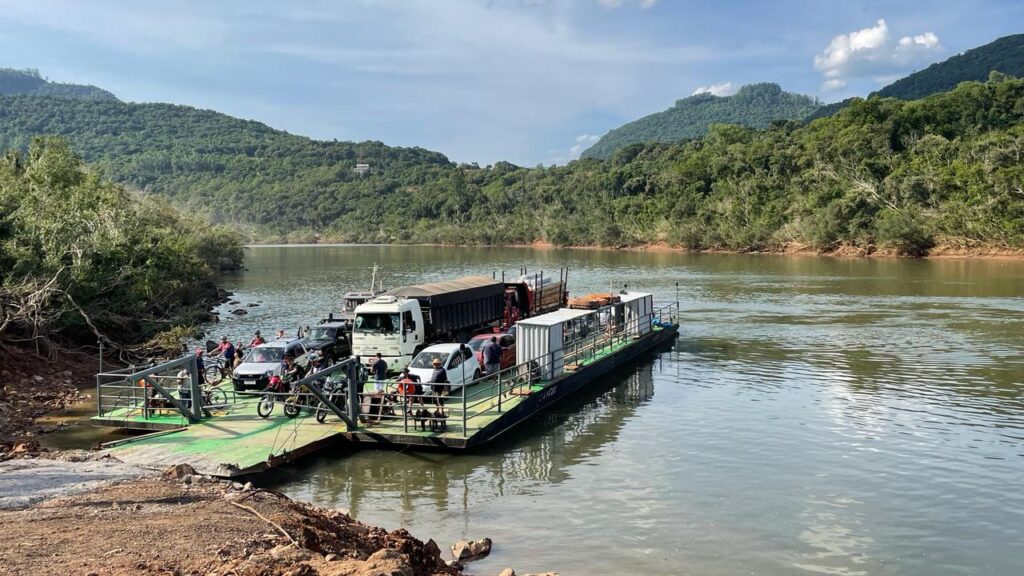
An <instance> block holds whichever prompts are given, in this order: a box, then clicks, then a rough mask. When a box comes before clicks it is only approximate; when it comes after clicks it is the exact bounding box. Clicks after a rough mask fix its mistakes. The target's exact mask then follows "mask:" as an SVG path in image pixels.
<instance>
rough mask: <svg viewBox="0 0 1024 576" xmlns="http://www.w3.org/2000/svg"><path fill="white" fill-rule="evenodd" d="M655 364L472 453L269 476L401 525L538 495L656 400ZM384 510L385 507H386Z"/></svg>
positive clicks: (398, 455) (319, 464) (314, 466)
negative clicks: (386, 514)
mask: <svg viewBox="0 0 1024 576" xmlns="http://www.w3.org/2000/svg"><path fill="white" fill-rule="evenodd" d="M655 366H661V363H660V362H658V361H656V360H654V359H650V360H648V361H647V362H645V363H643V364H641V365H640V366H639V367H637V368H635V369H633V370H630V371H629V372H626V373H622V372H618V373H612V374H610V375H609V376H608V378H607V382H608V383H611V387H610V388H608V387H607V385H606V386H605V387H604V388H602V387H601V386H600V385H598V386H596V387H594V388H591V389H590V390H589V391H584V392H583V393H581V394H579V395H578V396H576V397H573V398H569V399H567V400H566V401H564V402H561V403H559V404H558V405H557V406H556V407H554V408H553V409H552V410H549V411H547V412H545V413H542V414H540V415H538V416H537V417H535V418H533V419H531V420H529V421H528V422H527V423H526V424H525V425H523V426H521V427H519V428H517V429H516V430H515V431H514V432H512V433H510V435H509V436H508V437H505V438H502V439H500V440H499V441H497V442H496V443H495V444H493V445H490V446H487V447H486V448H485V449H482V450H480V451H477V452H471V453H468V454H461V453H454V454H453V453H446V452H417V451H410V450H398V451H393V450H364V451H359V452H345V453H341V454H338V455H336V456H332V457H324V458H320V459H318V460H315V461H314V462H311V463H308V464H306V465H303V466H302V467H301V468H299V469H297V470H288V471H283V472H278V473H275V474H272V475H269V476H268V477H267V478H265V479H264V482H265V483H266V484H267V485H268V486H272V487H275V488H279V489H282V490H286V491H289V492H293V491H295V490H298V491H300V492H305V491H308V493H309V496H310V497H312V498H313V499H315V500H316V501H317V502H321V503H324V504H327V505H330V506H335V507H344V508H348V509H349V511H350V513H351V514H352V515H353V516H355V517H357V518H358V517H361V516H362V515H363V513H364V511H365V510H366V509H367V508H368V507H369V508H370V509H372V510H373V513H374V514H379V513H380V512H381V511H382V509H389V510H393V511H395V512H397V513H398V514H399V518H400V519H401V520H400V524H401V525H411V524H415V523H416V515H417V513H419V514H425V513H426V514H432V513H433V512H428V510H431V509H432V510H434V511H435V512H441V511H454V512H463V513H465V512H468V511H469V510H470V509H472V508H473V506H474V505H475V504H476V503H479V502H485V501H489V500H491V499H494V498H499V497H504V496H512V495H517V496H530V495H538V494H540V493H542V492H543V491H546V490H549V489H550V487H551V486H552V485H557V484H560V483H562V482H565V481H567V480H570V479H572V478H573V473H572V469H573V467H575V466H576V465H578V464H580V463H581V462H586V461H587V460H589V459H590V458H592V457H593V455H594V454H596V453H599V452H600V451H601V450H602V449H603V448H604V447H605V446H606V445H607V444H608V443H610V442H614V441H615V440H616V438H617V437H618V434H619V432H620V430H621V428H622V426H623V425H624V423H625V422H626V421H627V420H628V419H629V418H630V417H632V416H633V414H634V412H635V408H636V407H637V406H639V405H641V404H643V403H644V402H647V401H649V400H651V399H652V398H653V396H654V379H653V376H652V374H653V370H654V368H655ZM382 507H383V508H382Z"/></svg>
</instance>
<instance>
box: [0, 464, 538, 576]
mask: <svg viewBox="0 0 1024 576" xmlns="http://www.w3.org/2000/svg"><path fill="white" fill-rule="evenodd" d="M34 477H35V478H38V479H40V482H37V483H32V482H30V480H31V479H32V478H34ZM0 494H2V496H0V574H11V575H14V574H19V575H20V574H78V575H82V576H106V575H110V576H126V575H136V574H138V575H141V574H177V575H182V576H184V575H208V576H417V575H459V574H463V573H464V572H463V569H464V567H463V565H462V564H460V563H459V562H458V561H457V560H456V559H451V560H446V558H445V554H444V553H442V551H441V549H440V547H439V546H438V545H437V544H436V543H435V542H434V541H433V540H427V541H426V542H423V541H421V540H419V539H417V538H415V537H413V536H412V535H410V534H409V533H408V532H406V531H405V530H395V531H390V532H389V531H387V530H384V529H383V528H377V527H373V526H369V525H366V524H363V523H361V522H358V521H356V520H354V519H352V518H351V517H350V516H349V515H348V514H347V513H346V512H345V511H342V510H330V509H325V508H319V507H317V506H313V505H310V504H307V503H303V502H298V501H295V500H292V499H290V498H288V497H287V496H285V495H283V494H279V493H276V492H272V491H268V490H261V489H258V488H254V487H253V486H252V484H249V483H247V484H244V485H243V484H240V483H238V482H230V481H225V480H218V479H215V478H210V477H204V476H199V475H197V474H195V473H194V471H193V470H191V468H189V467H188V466H187V465H179V466H176V467H174V468H171V469H169V470H167V471H165V472H164V473H163V474H159V473H155V472H151V471H146V470H142V469H139V468H134V467H131V466H128V465H126V464H124V463H121V462H118V461H117V460H115V459H113V458H110V457H107V456H101V455H99V454H98V453H96V452H85V451H78V452H65V453H60V454H57V455H52V454H49V455H47V454H42V455H38V454H37V455H28V456H26V457H22V458H17V459H11V460H8V461H6V462H3V463H0ZM38 496H41V498H39V497H38ZM451 550H452V554H453V555H455V556H456V558H459V557H461V558H462V559H464V560H471V559H472V558H473V557H474V556H478V555H485V554H486V553H488V552H489V550H490V541H489V540H482V541H478V542H460V543H456V544H455V545H454V546H452V547H451ZM514 573H515V572H514V571H513V570H511V569H506V570H505V571H503V572H502V574H503V575H504V576H509V575H511V574H514ZM553 574H554V573H549V575H548V576H551V575H553Z"/></svg>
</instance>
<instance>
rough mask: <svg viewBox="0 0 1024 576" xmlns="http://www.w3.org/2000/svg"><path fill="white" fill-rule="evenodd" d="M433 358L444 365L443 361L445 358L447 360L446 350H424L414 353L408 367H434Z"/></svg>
mask: <svg viewBox="0 0 1024 576" xmlns="http://www.w3.org/2000/svg"><path fill="white" fill-rule="evenodd" d="M435 358H437V359H438V360H440V361H441V364H442V365H444V362H445V361H446V360H448V353H447V352H429V351H426V350H424V351H423V352H420V353H419V354H417V355H416V358H414V359H413V361H412V364H410V365H409V367H410V368H433V367H434V359H435Z"/></svg>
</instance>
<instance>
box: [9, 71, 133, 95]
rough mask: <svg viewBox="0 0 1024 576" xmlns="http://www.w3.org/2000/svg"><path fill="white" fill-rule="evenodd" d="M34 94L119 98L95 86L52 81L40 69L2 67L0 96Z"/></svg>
mask: <svg viewBox="0 0 1024 576" xmlns="http://www.w3.org/2000/svg"><path fill="white" fill-rule="evenodd" d="M14 94H33V95H36V96H60V97H64V98H78V99H82V100H117V97H116V96H114V95H113V94H111V93H110V92H107V91H106V90H102V89H100V88H97V87H95V86H86V85H82V84H63V83H59V82H50V81H49V80H46V79H45V78H43V77H42V76H41V75H40V74H39V71H38V70H35V69H32V68H29V69H25V70H15V69H13V68H0V96H11V95H14Z"/></svg>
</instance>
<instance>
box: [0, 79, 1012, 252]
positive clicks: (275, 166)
mask: <svg viewBox="0 0 1024 576" xmlns="http://www.w3.org/2000/svg"><path fill="white" fill-rule="evenodd" d="M1022 119H1024V80H1015V79H1010V78H1006V77H1000V76H996V77H994V79H993V80H992V81H990V82H987V83H978V82H974V83H964V84H962V85H960V86H959V87H957V88H956V89H955V90H953V91H951V92H948V93H943V94H937V95H934V96H931V97H929V98H927V99H924V100H918V101H910V102H907V101H901V100H896V99H882V98H870V99H868V100H859V99H858V100H856V101H854V102H853V103H852V104H851V106H850V107H848V108H847V109H845V110H843V111H841V112H840V113H838V114H837V115H836V116H834V117H832V118H826V119H822V120H818V121H815V122H813V123H811V124H804V123H801V122H796V121H792V122H779V123H776V124H775V125H774V126H773V127H771V128H768V129H764V130H757V129H752V128H745V127H740V126H728V125H714V126H712V128H711V130H710V132H709V133H708V134H707V135H706V136H705V137H703V138H701V139H696V140H691V141H685V142H677V143H673V144H657V143H655V144H635V145H631V146H628V147H626V148H624V149H622V150H620V151H618V152H616V153H615V154H614V155H613V156H612V157H611V158H610V159H608V160H597V159H583V160H579V161H576V162H573V163H570V164H569V165H567V166H556V167H550V168H529V169H528V168H520V167H517V166H514V165H511V164H508V163H504V162H499V163H498V164H496V165H494V166H489V167H485V168H477V167H475V166H466V165H458V166H457V165H455V164H453V163H451V162H449V161H448V160H447V159H446V158H445V157H444V156H442V155H441V154H438V153H435V152H429V151H426V150H421V149H402V148H389V147H387V146H384V145H382V144H380V143H376V142H365V143H361V144H352V143H341V142H317V141H313V140H309V139H307V138H302V137H297V136H292V135H289V134H287V133H284V132H279V131H276V130H272V129H270V128H268V127H266V126H264V125H262V124H259V123H256V122H246V121H241V120H237V119H234V118H230V117H227V116H224V115H222V114H217V113H214V112H209V111H202V110H195V109H192V108H187V107H181V106H168V105H135V104H122V103H119V102H86V101H72V100H62V99H53V98H48V99H47V98H37V97H30V96H14V97H7V98H3V99H0V135H3V137H4V138H5V140H4V141H3V142H2V143H0V144H3V145H5V146H12V145H13V146H20V145H22V144H23V143H24V142H25V140H26V138H27V137H28V134H31V133H40V132H44V133H58V134H66V135H67V136H68V137H69V139H70V140H71V142H72V144H73V145H74V147H75V148H76V149H77V150H79V151H80V152H81V153H82V154H84V155H85V156H86V158H88V159H90V160H91V161H92V162H93V163H94V164H96V165H97V166H99V167H100V168H102V170H103V171H104V172H105V173H106V174H107V175H109V176H111V177H113V178H115V179H117V180H120V181H122V182H127V183H129V184H132V185H134V186H137V187H139V188H141V189H144V190H148V191H151V192H154V193H159V194H164V195H167V196H169V197H170V198H172V199H173V200H174V201H175V202H176V203H180V204H181V205H185V206H190V207H195V208H196V209H197V211H198V212H199V213H200V214H205V215H208V216H209V217H211V218H212V219H213V220H214V221H218V222H225V221H227V222H234V223H238V224H240V225H244V226H245V229H246V230H248V231H252V232H254V235H253V236H252V237H251V238H252V239H254V240H265V241H280V240H290V241H294V240H310V239H312V238H314V233H315V234H318V235H320V237H321V238H323V239H330V240H338V241H353V242H443V243H461V244H525V243H531V242H536V241H542V242H550V243H553V244H558V245H605V246H629V245H643V244H647V243H656V242H663V243H668V244H671V245H676V246H682V247H687V248H693V249H729V250H741V251H744V250H780V249H783V248H786V247H792V246H805V247H808V248H812V249H817V250H821V251H830V250H833V249H836V248H837V247H840V246H852V247H856V248H858V249H863V250H872V249H874V248H875V247H878V248H889V249H891V250H893V251H895V252H899V253H903V254H911V255H914V254H921V253H923V252H925V251H927V250H928V249H929V247H931V246H932V245H940V246H951V247H965V248H977V247H995V248H1008V247H1022V246H1024V158H1022V154H1024V126H1022ZM357 162H366V163H368V164H370V167H371V168H370V170H371V171H370V173H369V174H366V175H364V176H360V175H358V174H356V173H355V172H354V171H353V166H354V165H355V164H356V163H357Z"/></svg>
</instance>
